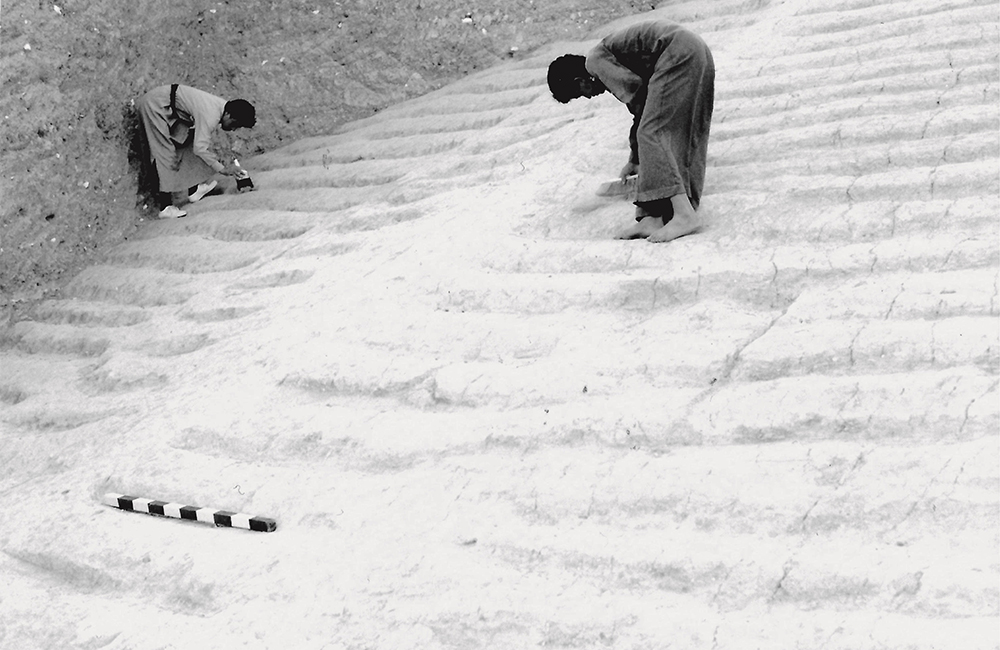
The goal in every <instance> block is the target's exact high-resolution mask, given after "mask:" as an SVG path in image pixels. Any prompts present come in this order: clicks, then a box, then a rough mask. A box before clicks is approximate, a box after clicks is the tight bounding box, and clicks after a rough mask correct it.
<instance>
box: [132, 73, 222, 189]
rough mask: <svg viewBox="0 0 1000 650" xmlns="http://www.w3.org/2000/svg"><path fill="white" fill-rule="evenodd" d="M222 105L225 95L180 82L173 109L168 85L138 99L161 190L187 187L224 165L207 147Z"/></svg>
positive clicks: (209, 144) (214, 172)
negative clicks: (220, 95) (217, 94)
mask: <svg viewBox="0 0 1000 650" xmlns="http://www.w3.org/2000/svg"><path fill="white" fill-rule="evenodd" d="M225 107H226V100H225V99H222V98H221V97H216V96H215V95H212V94H211V93H207V92H205V91H203V90H198V89H197V88H192V87H190V86H181V85H178V87H177V96H176V101H175V108H176V112H175V113H172V112H171V110H170V86H160V87H158V88H154V89H152V90H150V91H149V92H148V93H146V94H145V95H143V96H142V97H141V98H140V99H139V103H138V109H139V116H140V117H141V118H142V124H143V127H144V128H145V130H146V139H147V140H148V141H149V154H150V158H151V159H152V161H153V163H154V164H155V165H156V173H157V176H158V177H159V181H160V191H161V192H180V191H182V190H187V189H188V188H190V187H193V186H195V185H198V184H199V183H203V182H205V181H207V180H208V179H210V178H211V177H212V176H214V175H215V174H216V173H217V172H220V171H222V170H223V169H224V166H223V164H222V163H220V162H219V161H218V159H217V158H216V157H215V155H214V154H212V152H211V150H210V148H209V147H210V146H211V144H212V134H213V133H215V128H216V127H217V126H218V125H219V123H220V122H221V121H222V114H223V112H225Z"/></svg>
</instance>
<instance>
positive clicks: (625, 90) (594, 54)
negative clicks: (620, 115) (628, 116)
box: [586, 43, 645, 104]
mask: <svg viewBox="0 0 1000 650" xmlns="http://www.w3.org/2000/svg"><path fill="white" fill-rule="evenodd" d="M586 66H587V71H588V72H590V74H592V75H594V76H595V77H597V78H598V79H600V80H601V82H602V83H603V84H604V85H605V86H607V87H608V90H610V91H611V94H612V95H614V96H615V97H617V98H618V100H619V101H620V102H622V103H624V104H631V103H632V100H633V99H634V98H635V96H636V94H637V93H639V92H640V91H641V90H642V88H643V86H644V85H645V84H644V83H643V81H642V77H640V76H639V75H637V74H636V73H634V72H632V71H631V70H629V69H628V68H626V67H625V66H623V65H622V64H621V63H619V62H618V59H616V58H615V55H614V54H612V52H611V50H609V49H608V48H607V46H605V45H604V43H599V44H597V45H596V46H595V47H594V49H592V50H591V51H590V53H589V54H587V63H586Z"/></svg>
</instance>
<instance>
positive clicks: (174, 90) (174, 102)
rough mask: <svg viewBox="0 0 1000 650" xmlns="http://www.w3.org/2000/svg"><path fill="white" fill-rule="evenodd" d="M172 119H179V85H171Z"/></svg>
mask: <svg viewBox="0 0 1000 650" xmlns="http://www.w3.org/2000/svg"><path fill="white" fill-rule="evenodd" d="M170 117H171V118H175V119H176V117H177V84H171V85H170Z"/></svg>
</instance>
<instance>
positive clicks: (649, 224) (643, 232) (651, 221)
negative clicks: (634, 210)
mask: <svg viewBox="0 0 1000 650" xmlns="http://www.w3.org/2000/svg"><path fill="white" fill-rule="evenodd" d="M662 226H663V219H661V218H659V217H643V218H642V221H637V222H636V223H635V224H633V225H632V226H630V227H628V228H626V229H625V230H623V231H621V232H620V233H618V235H617V236H616V237H615V239H645V238H646V237H649V236H650V235H652V234H653V233H654V232H657V231H658V230H662Z"/></svg>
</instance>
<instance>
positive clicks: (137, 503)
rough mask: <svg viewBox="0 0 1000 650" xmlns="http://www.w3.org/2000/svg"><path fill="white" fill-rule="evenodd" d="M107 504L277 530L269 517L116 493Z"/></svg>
mask: <svg viewBox="0 0 1000 650" xmlns="http://www.w3.org/2000/svg"><path fill="white" fill-rule="evenodd" d="M104 503H106V504H107V505H109V506H111V507H112V508H120V509H122V510H128V511H131V512H145V513H148V514H151V515H159V516H161V517H173V518H174V519H189V520H191V521H200V522H203V523H206V524H215V525H216V526H222V527H226V528H245V529H247V530H257V531H260V532H262V533H270V532H271V531H273V530H274V529H275V528H277V527H278V524H276V523H275V521H274V520H273V519H268V518H267V517H251V516H250V515H244V514H242V513H239V512H229V511H228V510H215V509H213V508H199V507H198V506H186V505H184V504H181V503H168V502H167V501H154V500H152V499H143V498H141V497H130V496H127V495H124V494H116V493H114V492H108V493H107V494H105V495H104Z"/></svg>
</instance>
